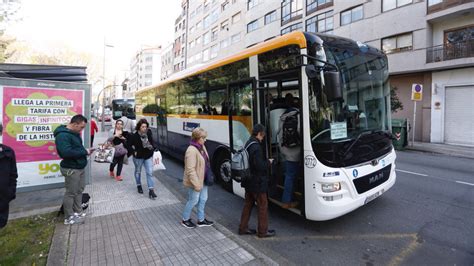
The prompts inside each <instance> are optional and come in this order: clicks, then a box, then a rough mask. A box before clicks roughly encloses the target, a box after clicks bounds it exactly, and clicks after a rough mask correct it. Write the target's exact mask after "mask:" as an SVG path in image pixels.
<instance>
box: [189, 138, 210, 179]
mask: <svg viewBox="0 0 474 266" xmlns="http://www.w3.org/2000/svg"><path fill="white" fill-rule="evenodd" d="M189 145H191V146H194V147H196V149H198V151H199V152H200V153H201V156H202V158H204V161H205V162H206V167H205V169H204V176H206V174H207V171H209V169H210V168H211V165H210V163H209V157H207V153H206V152H205V151H204V148H203V147H202V145H201V144H199V143H198V142H197V141H194V140H191V142H190V143H189Z"/></svg>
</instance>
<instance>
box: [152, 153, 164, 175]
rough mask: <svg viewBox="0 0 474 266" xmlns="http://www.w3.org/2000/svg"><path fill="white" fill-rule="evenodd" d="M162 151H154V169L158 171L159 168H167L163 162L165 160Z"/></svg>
mask: <svg viewBox="0 0 474 266" xmlns="http://www.w3.org/2000/svg"><path fill="white" fill-rule="evenodd" d="M161 158H162V157H161V152H160V151H155V152H154V153H153V171H158V170H166V167H165V165H164V164H163V161H162V160H161Z"/></svg>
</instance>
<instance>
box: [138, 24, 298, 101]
mask: <svg viewBox="0 0 474 266" xmlns="http://www.w3.org/2000/svg"><path fill="white" fill-rule="evenodd" d="M291 44H296V45H298V46H299V47H300V48H306V37H305V35H304V33H303V32H301V31H295V32H291V33H288V34H285V35H283V36H279V37H276V38H273V39H271V40H268V41H266V42H262V43H259V44H257V45H255V46H252V47H249V48H247V49H245V50H243V51H241V52H239V53H237V54H234V55H231V56H228V57H226V58H223V59H221V60H218V61H215V62H211V63H209V64H206V65H200V66H199V67H197V68H193V67H191V69H190V70H189V71H186V70H184V71H183V72H182V73H179V74H177V75H176V76H175V77H173V76H172V77H171V78H170V79H168V80H165V81H163V82H161V83H158V84H154V85H151V86H148V87H145V88H144V89H142V90H139V91H138V93H141V92H144V91H148V90H151V89H154V88H156V87H160V86H162V85H165V84H168V83H171V82H173V81H176V80H180V79H182V78H186V77H190V76H194V75H197V74H201V73H203V72H206V71H209V70H212V69H215V68H218V67H221V66H224V65H227V64H229V63H233V62H237V61H239V60H242V59H245V58H249V57H251V56H254V55H257V54H261V53H264V52H268V51H271V50H273V49H276V48H280V47H283V46H287V45H291Z"/></svg>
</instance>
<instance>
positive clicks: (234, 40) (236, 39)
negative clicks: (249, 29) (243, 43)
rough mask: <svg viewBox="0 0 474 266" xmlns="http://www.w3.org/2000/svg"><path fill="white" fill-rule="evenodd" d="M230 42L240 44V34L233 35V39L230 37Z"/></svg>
mask: <svg viewBox="0 0 474 266" xmlns="http://www.w3.org/2000/svg"><path fill="white" fill-rule="evenodd" d="M230 42H231V43H232V44H234V43H236V42H240V33H237V34H234V35H232V37H230Z"/></svg>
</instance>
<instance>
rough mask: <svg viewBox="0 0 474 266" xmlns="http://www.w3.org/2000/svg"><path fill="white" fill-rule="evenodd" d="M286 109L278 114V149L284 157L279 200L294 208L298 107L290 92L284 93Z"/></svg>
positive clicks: (298, 131) (298, 163)
mask: <svg viewBox="0 0 474 266" xmlns="http://www.w3.org/2000/svg"><path fill="white" fill-rule="evenodd" d="M285 102H286V106H287V109H286V111H285V112H284V113H283V114H282V115H281V116H280V121H279V128H278V140H279V145H280V151H281V153H282V154H283V157H284V158H285V184H284V190H283V196H282V199H281V201H282V202H283V205H282V207H283V208H285V209H288V208H295V207H296V206H297V205H298V203H297V202H293V201H292V195H293V184H294V180H295V177H296V175H297V174H298V170H299V165H300V156H301V138H300V123H299V122H300V119H299V113H300V112H299V109H298V108H296V107H295V105H296V106H297V104H295V98H293V95H292V94H291V93H288V94H286V95H285Z"/></svg>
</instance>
